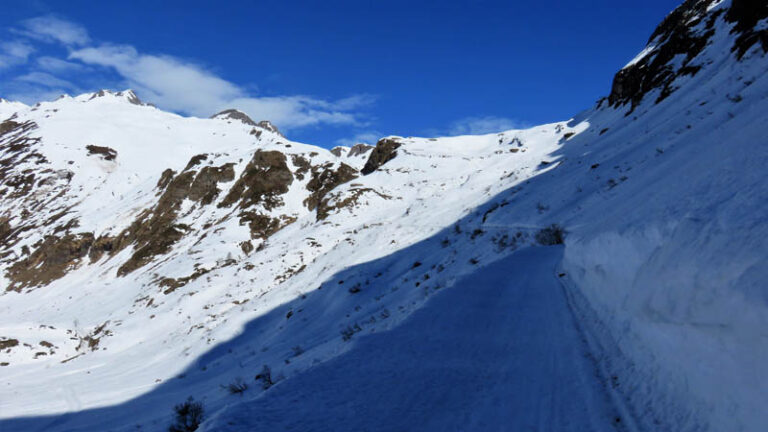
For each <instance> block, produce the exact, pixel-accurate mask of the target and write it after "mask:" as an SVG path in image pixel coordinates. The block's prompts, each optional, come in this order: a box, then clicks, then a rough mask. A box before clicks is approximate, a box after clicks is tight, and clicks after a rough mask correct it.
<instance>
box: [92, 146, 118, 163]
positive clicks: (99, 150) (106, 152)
mask: <svg viewBox="0 0 768 432" xmlns="http://www.w3.org/2000/svg"><path fill="white" fill-rule="evenodd" d="M85 148H86V150H88V155H89V156H90V155H99V156H101V158H102V159H104V160H108V161H113V160H115V159H116V158H117V151H116V150H115V149H112V148H109V147H103V146H97V145H87V146H85Z"/></svg>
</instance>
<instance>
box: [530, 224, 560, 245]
mask: <svg viewBox="0 0 768 432" xmlns="http://www.w3.org/2000/svg"><path fill="white" fill-rule="evenodd" d="M536 241H537V242H539V244H541V245H544V246H553V245H559V244H563V242H564V241H565V230H564V229H563V228H562V227H561V226H560V225H558V224H552V225H550V226H548V227H546V228H542V229H540V230H539V232H537V233H536Z"/></svg>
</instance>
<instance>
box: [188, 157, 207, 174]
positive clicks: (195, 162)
mask: <svg viewBox="0 0 768 432" xmlns="http://www.w3.org/2000/svg"><path fill="white" fill-rule="evenodd" d="M206 160H208V155H207V154H199V155H194V156H192V158H191V159H190V160H189V162H187V166H185V167H184V171H187V170H190V169H192V168H194V167H196V166H197V165H200V164H201V163H203V161H206Z"/></svg>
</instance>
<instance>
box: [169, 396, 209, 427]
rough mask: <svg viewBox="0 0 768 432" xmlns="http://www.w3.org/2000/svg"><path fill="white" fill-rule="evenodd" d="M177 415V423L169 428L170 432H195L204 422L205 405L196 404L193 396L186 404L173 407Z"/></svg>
mask: <svg viewBox="0 0 768 432" xmlns="http://www.w3.org/2000/svg"><path fill="white" fill-rule="evenodd" d="M173 411H174V412H175V413H176V418H175V422H174V423H173V424H172V425H171V427H169V428H168V431H169V432H194V431H196V430H197V428H198V427H199V426H200V423H202V421H203V404H202V403H200V402H195V400H194V399H193V398H192V396H190V397H189V399H187V400H186V401H185V402H184V403H180V404H178V405H176V406H175V407H173Z"/></svg>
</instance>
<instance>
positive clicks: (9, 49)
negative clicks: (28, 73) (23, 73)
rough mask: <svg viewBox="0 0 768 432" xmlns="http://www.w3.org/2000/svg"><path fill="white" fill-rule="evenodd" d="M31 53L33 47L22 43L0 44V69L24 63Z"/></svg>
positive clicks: (33, 49)
mask: <svg viewBox="0 0 768 432" xmlns="http://www.w3.org/2000/svg"><path fill="white" fill-rule="evenodd" d="M33 52H35V47H33V46H32V45H30V44H29V43H27V42H24V41H10V42H2V43H0V69H6V68H9V67H11V66H16V65H20V64H24V63H26V62H27V61H28V60H29V56H30V55H31V54H32V53H33Z"/></svg>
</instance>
